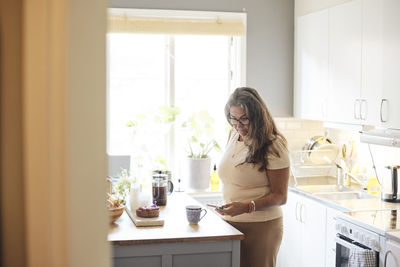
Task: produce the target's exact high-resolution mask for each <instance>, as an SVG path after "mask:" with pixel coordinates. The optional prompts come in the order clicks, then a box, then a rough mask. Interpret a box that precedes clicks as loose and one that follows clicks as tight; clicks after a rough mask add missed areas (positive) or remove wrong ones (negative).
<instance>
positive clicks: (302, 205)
mask: <svg viewBox="0 0 400 267" xmlns="http://www.w3.org/2000/svg"><path fill="white" fill-rule="evenodd" d="M303 208H304V204H301V205H300V222H302V223H304V222H305V220H304V219H303ZM304 217H305V216H304Z"/></svg>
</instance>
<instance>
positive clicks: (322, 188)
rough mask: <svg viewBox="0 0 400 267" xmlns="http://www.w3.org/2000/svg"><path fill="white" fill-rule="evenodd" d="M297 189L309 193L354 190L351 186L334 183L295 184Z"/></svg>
mask: <svg viewBox="0 0 400 267" xmlns="http://www.w3.org/2000/svg"><path fill="white" fill-rule="evenodd" d="M296 189H297V190H300V191H304V192H307V193H310V194H317V193H318V194H326V193H331V192H334V193H341V192H347V191H354V189H352V188H346V187H343V188H341V189H340V188H339V187H338V186H337V185H335V184H325V185H299V186H296ZM339 191H340V192H339Z"/></svg>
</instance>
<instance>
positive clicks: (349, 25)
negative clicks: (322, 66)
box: [327, 0, 361, 123]
mask: <svg viewBox="0 0 400 267" xmlns="http://www.w3.org/2000/svg"><path fill="white" fill-rule="evenodd" d="M328 31H329V89H328V114H327V120H328V121H339V122H344V123H356V122H357V121H358V120H359V118H360V114H359V105H360V101H359V99H360V90H361V68H360V66H361V0H357V1H351V2H348V3H345V4H343V5H340V6H336V7H333V8H331V9H330V10H329V30H328Z"/></svg>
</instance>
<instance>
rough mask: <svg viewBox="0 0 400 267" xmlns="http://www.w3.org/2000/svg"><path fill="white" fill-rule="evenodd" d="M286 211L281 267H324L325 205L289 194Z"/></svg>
mask: <svg viewBox="0 0 400 267" xmlns="http://www.w3.org/2000/svg"><path fill="white" fill-rule="evenodd" d="M283 212H284V215H283V216H284V217H283V221H284V232H283V240H282V245H281V248H280V250H279V254H278V266H282V267H283V266H299V267H301V266H304V267H306V266H307V267H321V266H324V265H325V232H326V208H325V206H323V205H322V204H320V203H318V202H316V201H314V200H311V199H309V198H307V197H303V196H301V195H298V194H296V193H292V192H289V196H288V202H287V204H286V205H285V206H284V207H283Z"/></svg>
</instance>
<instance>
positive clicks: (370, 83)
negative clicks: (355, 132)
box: [359, 0, 384, 125]
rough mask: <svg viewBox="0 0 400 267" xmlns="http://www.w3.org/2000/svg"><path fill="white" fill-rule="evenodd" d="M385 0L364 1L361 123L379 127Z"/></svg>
mask: <svg viewBox="0 0 400 267" xmlns="http://www.w3.org/2000/svg"><path fill="white" fill-rule="evenodd" d="M383 6H384V1H376V0H363V1H362V28H363V29H362V65H361V73H362V79H361V95H360V101H361V102H360V116H359V118H360V120H361V122H360V123H361V124H367V125H380V124H381V122H380V106H381V99H382V92H383V80H382V67H383V65H382V59H383V57H382V56H383V54H382V48H383V46H382V37H383V36H382V34H383V17H382V16H383Z"/></svg>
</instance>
